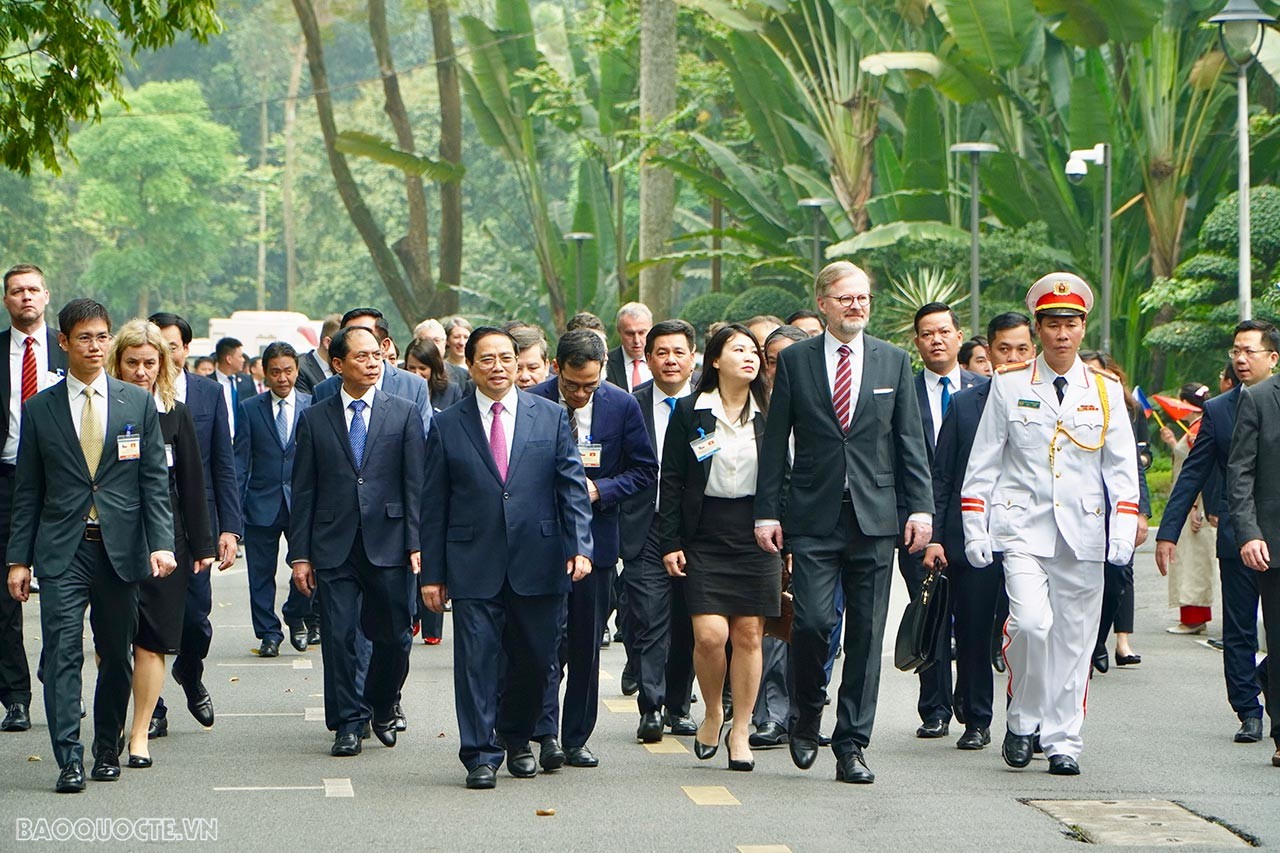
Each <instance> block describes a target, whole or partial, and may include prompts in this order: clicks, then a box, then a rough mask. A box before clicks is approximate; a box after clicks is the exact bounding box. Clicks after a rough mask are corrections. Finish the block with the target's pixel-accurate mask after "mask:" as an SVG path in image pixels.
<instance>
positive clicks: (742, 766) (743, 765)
mask: <svg viewBox="0 0 1280 853" xmlns="http://www.w3.org/2000/svg"><path fill="white" fill-rule="evenodd" d="M724 751H725V754H726V755H727V756H728V757H729V769H730V770H734V771H737V772H739V773H750V772H751V771H752V770H755V769H756V760H755V759H754V758H753V759H751V760H750V761H738V760H736V759H735V758H734V757H733V750H732V749H731V748H730V747H729V744H728V743H726V744H725V745H724Z"/></svg>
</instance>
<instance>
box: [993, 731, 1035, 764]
mask: <svg viewBox="0 0 1280 853" xmlns="http://www.w3.org/2000/svg"><path fill="white" fill-rule="evenodd" d="M1000 753H1001V755H1003V756H1004V763H1005V764H1008V765H1009V766H1010V767H1026V766H1027V765H1028V764H1030V763H1031V735H1015V734H1014V733H1013V732H1010V731H1006V732H1005V734H1004V745H1003V746H1002V747H1001V748H1000Z"/></svg>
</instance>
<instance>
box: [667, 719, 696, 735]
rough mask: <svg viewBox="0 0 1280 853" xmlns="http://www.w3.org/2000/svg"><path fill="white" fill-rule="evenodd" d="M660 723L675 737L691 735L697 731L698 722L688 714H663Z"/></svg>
mask: <svg viewBox="0 0 1280 853" xmlns="http://www.w3.org/2000/svg"><path fill="white" fill-rule="evenodd" d="M662 724H663V725H664V726H666V727H667V728H669V729H671V733H672V734H673V735H676V736H677V737H693V736H694V735H696V734H697V733H698V724H697V723H695V722H694V721H693V717H690V716H689V715H688V714H664V715H663V717H662Z"/></svg>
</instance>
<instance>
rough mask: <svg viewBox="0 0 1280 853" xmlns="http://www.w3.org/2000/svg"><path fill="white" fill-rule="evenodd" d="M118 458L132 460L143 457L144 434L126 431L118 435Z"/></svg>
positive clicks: (125, 460) (126, 460)
mask: <svg viewBox="0 0 1280 853" xmlns="http://www.w3.org/2000/svg"><path fill="white" fill-rule="evenodd" d="M116 458H117V459H119V460H120V461H121V462H132V461H135V460H137V459H141V458H142V436H140V435H134V434H132V433H126V434H124V435H117V436H116Z"/></svg>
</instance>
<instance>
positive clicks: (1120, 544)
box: [1107, 539, 1133, 566]
mask: <svg viewBox="0 0 1280 853" xmlns="http://www.w3.org/2000/svg"><path fill="white" fill-rule="evenodd" d="M1132 559H1133V541H1132V540H1126V539H1112V540H1111V541H1109V542H1108V543H1107V562H1108V563H1110V564H1111V565H1113V566H1125V565H1128V564H1129V561H1130V560H1132Z"/></svg>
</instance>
